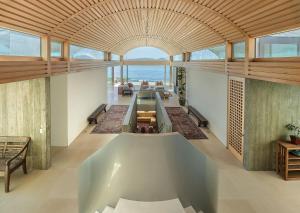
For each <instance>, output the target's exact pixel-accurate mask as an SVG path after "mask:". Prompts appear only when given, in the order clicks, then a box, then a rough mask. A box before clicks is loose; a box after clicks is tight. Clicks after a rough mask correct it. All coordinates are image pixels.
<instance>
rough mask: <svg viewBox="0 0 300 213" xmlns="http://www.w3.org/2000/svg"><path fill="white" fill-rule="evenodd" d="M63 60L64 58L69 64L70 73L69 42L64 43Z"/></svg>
mask: <svg viewBox="0 0 300 213" xmlns="http://www.w3.org/2000/svg"><path fill="white" fill-rule="evenodd" d="M63 58H64V61H66V62H67V64H68V71H67V72H70V58H71V56H70V43H69V42H68V41H64V42H63Z"/></svg>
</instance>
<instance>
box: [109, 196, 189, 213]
mask: <svg viewBox="0 0 300 213" xmlns="http://www.w3.org/2000/svg"><path fill="white" fill-rule="evenodd" d="M141 212H143V213H185V211H184V208H183V207H182V205H181V203H180V201H179V199H173V200H167V201H158V202H139V201H131V200H126V199H120V200H119V202H118V204H117V206H116V208H115V211H114V213H141Z"/></svg>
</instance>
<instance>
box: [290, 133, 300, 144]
mask: <svg viewBox="0 0 300 213" xmlns="http://www.w3.org/2000/svg"><path fill="white" fill-rule="evenodd" d="M290 138H291V142H292V144H295V145H300V138H299V137H297V136H295V135H290Z"/></svg>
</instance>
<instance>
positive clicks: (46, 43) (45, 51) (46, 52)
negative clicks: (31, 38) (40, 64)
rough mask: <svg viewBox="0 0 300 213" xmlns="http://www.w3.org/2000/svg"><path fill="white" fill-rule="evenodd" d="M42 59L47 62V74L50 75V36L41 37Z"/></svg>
mask: <svg viewBox="0 0 300 213" xmlns="http://www.w3.org/2000/svg"><path fill="white" fill-rule="evenodd" d="M41 47H42V52H41V53H42V59H43V61H46V62H47V74H48V75H51V38H50V36H43V37H42V46H41Z"/></svg>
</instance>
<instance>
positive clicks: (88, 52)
mask: <svg viewBox="0 0 300 213" xmlns="http://www.w3.org/2000/svg"><path fill="white" fill-rule="evenodd" d="M70 56H71V58H74V59H99V60H104V53H103V52H101V51H98V50H94V49H89V48H84V47H79V46H75V45H71V46H70Z"/></svg>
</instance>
